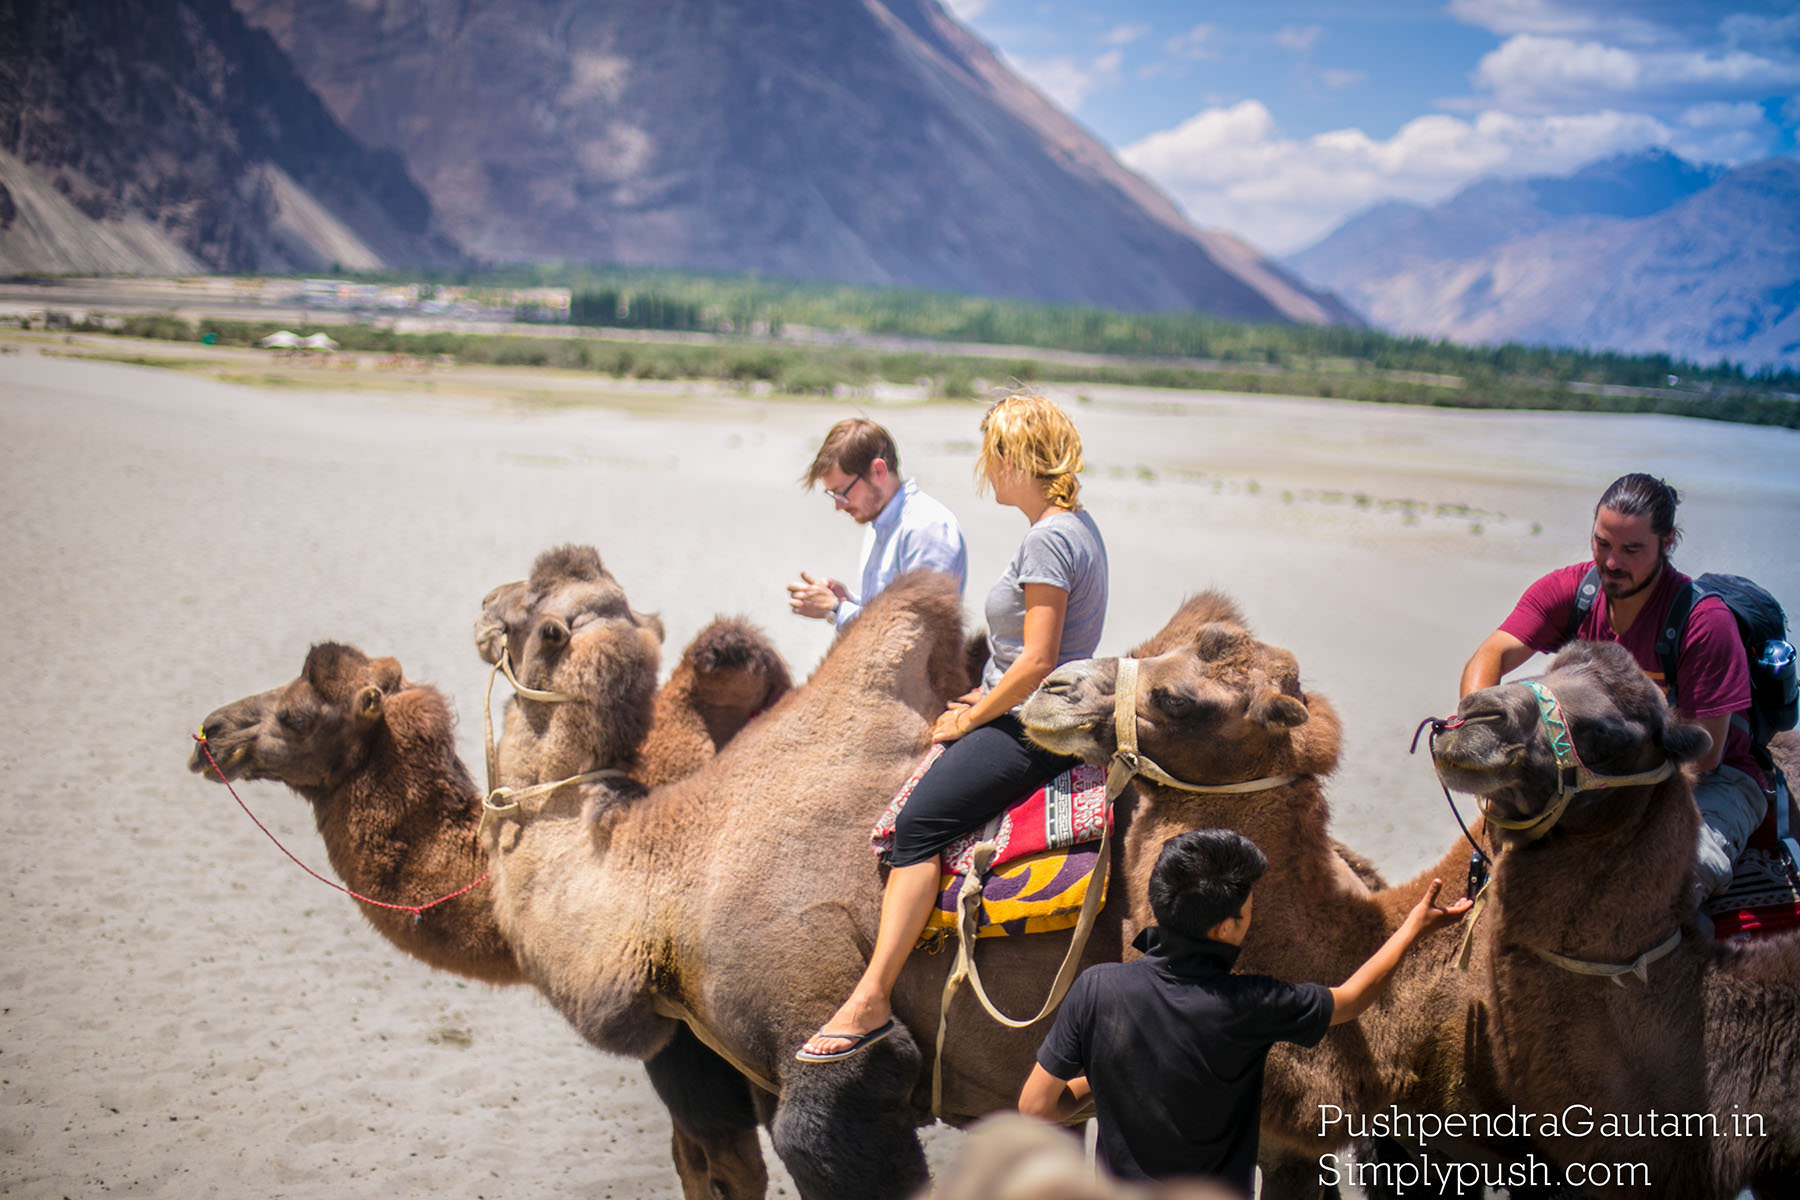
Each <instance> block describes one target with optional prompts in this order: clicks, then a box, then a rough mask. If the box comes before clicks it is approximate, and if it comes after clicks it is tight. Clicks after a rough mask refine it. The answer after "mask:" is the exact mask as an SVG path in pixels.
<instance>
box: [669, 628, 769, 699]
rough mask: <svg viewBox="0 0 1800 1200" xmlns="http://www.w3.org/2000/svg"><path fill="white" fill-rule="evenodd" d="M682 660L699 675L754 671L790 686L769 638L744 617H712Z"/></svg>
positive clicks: (690, 644) (688, 647)
mask: <svg viewBox="0 0 1800 1200" xmlns="http://www.w3.org/2000/svg"><path fill="white" fill-rule="evenodd" d="M681 657H682V658H683V659H684V660H686V661H687V662H688V663H690V664H692V666H693V668H694V670H696V671H699V672H701V673H702V674H707V675H710V674H714V673H716V672H720V671H754V672H757V673H758V674H761V675H765V676H768V677H769V678H770V679H776V678H779V679H781V680H782V681H784V686H783V687H782V688H781V690H782V691H786V690H787V685H788V684H791V680H789V676H788V668H787V663H786V662H784V661H783V660H782V657H781V655H780V653H779V652H777V651H776V649H775V644H774V643H773V642H771V641H770V640H769V635H768V634H766V633H764V632H763V631H762V630H761V629H759V628H758V627H757V626H756V625H754V624H752V623H751V622H750V621H749V620H747V619H746V618H744V617H715V618H714V619H713V621H712V623H711V624H710V625H708V626H707V627H706V628H705V629H702V630H701V631H700V632H699V633H698V634H696V635H695V636H694V640H693V641H691V642H689V643H688V645H687V649H686V650H684V651H682V655H681Z"/></svg>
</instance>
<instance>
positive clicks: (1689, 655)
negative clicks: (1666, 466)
mask: <svg viewBox="0 0 1800 1200" xmlns="http://www.w3.org/2000/svg"><path fill="white" fill-rule="evenodd" d="M1593 565H1594V564H1593V563H1592V562H1591V561H1590V562H1580V563H1576V564H1575V565H1574V566H1569V567H1562V568H1559V569H1557V570H1555V571H1552V572H1550V573H1549V574H1548V575H1546V576H1544V577H1543V578H1542V579H1540V580H1538V581H1537V582H1536V583H1534V584H1532V585H1531V586H1530V587H1528V588H1526V589H1525V594H1524V595H1523V596H1520V597H1519V602H1518V604H1516V605H1514V606H1513V610H1512V614H1511V615H1510V616H1508V617H1507V618H1506V620H1504V621H1502V622H1501V623H1500V628H1501V630H1502V631H1503V632H1506V633H1510V634H1512V635H1513V636H1514V637H1516V638H1518V639H1519V640H1520V641H1521V642H1524V643H1525V644H1526V645H1527V646H1530V647H1531V648H1532V649H1533V650H1536V651H1538V652H1540V653H1543V654H1554V653H1555V652H1556V651H1557V650H1560V649H1561V648H1562V647H1563V645H1564V643H1565V642H1566V641H1567V640H1568V639H1566V638H1564V637H1563V629H1564V627H1565V626H1567V625H1568V623H1569V613H1570V611H1571V610H1572V609H1573V608H1574V605H1575V589H1576V588H1578V587H1580V586H1581V581H1582V579H1583V578H1584V577H1585V576H1586V575H1587V572H1588V568H1589V567H1591V566H1593ZM1686 582H1688V577H1687V576H1686V575H1683V574H1682V573H1681V572H1680V571H1677V570H1676V569H1675V568H1674V567H1671V566H1667V565H1665V566H1664V567H1663V572H1662V577H1661V578H1660V579H1658V580H1657V581H1656V585H1655V586H1654V587H1652V588H1651V589H1650V598H1649V599H1648V600H1646V601H1645V602H1644V607H1643V608H1642V610H1640V611H1639V613H1638V616H1637V620H1635V621H1633V622H1632V623H1631V628H1630V629H1627V630H1626V631H1625V632H1624V634H1622V635H1621V634H1619V633H1617V632H1615V631H1614V630H1613V627H1612V617H1611V614H1610V613H1609V612H1608V611H1607V604H1606V596H1605V595H1604V594H1602V595H1600V596H1596V597H1595V598H1594V607H1592V608H1590V609H1589V610H1588V613H1587V616H1586V617H1584V618H1582V622H1581V627H1580V628H1579V629H1577V630H1576V631H1575V636H1576V637H1577V638H1582V639H1585V640H1587V641H1591V642H1617V643H1619V645H1621V646H1623V647H1625V648H1626V649H1627V650H1629V651H1631V656H1632V657H1633V658H1635V659H1637V663H1638V666H1640V667H1642V668H1643V669H1644V673H1645V674H1647V675H1649V676H1650V678H1651V679H1653V680H1655V681H1656V686H1657V687H1660V688H1662V690H1663V693H1664V694H1665V695H1667V694H1668V691H1669V685H1668V682H1667V681H1666V680H1664V679H1663V669H1662V663H1661V662H1660V661H1659V660H1658V659H1657V657H1656V637H1657V634H1659V633H1660V632H1661V631H1662V623H1663V618H1664V617H1665V616H1666V615H1667V614H1668V611H1669V605H1671V604H1673V603H1674V602H1675V594H1676V593H1677V592H1678V591H1680V590H1681V585H1682V584H1684V583H1686ZM1675 668H1676V671H1677V673H1678V674H1677V679H1676V682H1677V684H1678V685H1679V688H1680V700H1681V703H1680V705H1679V710H1680V712H1681V715H1682V716H1684V717H1689V718H1692V719H1694V720H1705V719H1707V718H1709V717H1720V716H1724V715H1726V714H1727V713H1730V714H1734V715H1735V714H1737V713H1741V712H1744V711H1745V710H1746V709H1748V708H1749V707H1750V663H1749V660H1748V659H1747V658H1746V657H1745V655H1744V640H1743V638H1742V637H1741V636H1740V635H1739V634H1738V626H1737V618H1736V617H1734V616H1732V615H1731V610H1730V609H1729V608H1727V607H1726V606H1725V602H1724V601H1723V600H1721V599H1719V598H1718V597H1717V596H1703V597H1701V599H1700V601H1699V603H1697V604H1695V605H1694V611H1693V612H1692V614H1690V615H1689V617H1688V623H1687V632H1686V633H1685V634H1684V635H1683V636H1682V640H1681V649H1680V651H1679V652H1677V654H1676V656H1675ZM1721 761H1722V762H1725V763H1726V764H1728V765H1730V766H1733V767H1736V768H1737V769H1738V770H1740V771H1742V772H1744V773H1745V774H1747V775H1749V776H1750V778H1752V779H1755V780H1758V781H1760V782H1762V784H1763V786H1765V787H1766V786H1768V781H1767V780H1764V779H1763V773H1762V768H1761V767H1759V766H1758V765H1757V763H1756V759H1755V757H1754V756H1753V755H1752V754H1751V752H1750V735H1749V734H1748V733H1747V732H1745V730H1744V729H1743V727H1741V726H1740V725H1738V724H1737V723H1736V722H1733V723H1732V724H1731V727H1730V729H1729V730H1728V731H1727V733H1726V734H1725V757H1724V758H1723V759H1722V760H1721Z"/></svg>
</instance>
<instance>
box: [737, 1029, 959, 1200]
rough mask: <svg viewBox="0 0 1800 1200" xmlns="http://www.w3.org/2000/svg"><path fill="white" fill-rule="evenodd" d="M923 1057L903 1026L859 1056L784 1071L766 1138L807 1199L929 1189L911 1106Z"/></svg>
mask: <svg viewBox="0 0 1800 1200" xmlns="http://www.w3.org/2000/svg"><path fill="white" fill-rule="evenodd" d="M920 1061H921V1056H920V1053H919V1047H918V1043H917V1042H915V1041H913V1038H912V1035H911V1034H910V1033H908V1032H907V1031H906V1030H905V1029H898V1030H895V1032H894V1033H893V1034H891V1035H890V1036H889V1037H887V1038H886V1039H885V1040H883V1041H881V1042H878V1043H876V1044H875V1045H873V1046H871V1047H869V1049H867V1050H865V1051H863V1052H862V1053H860V1054H858V1055H856V1056H855V1057H854V1058H849V1059H845V1060H843V1061H842V1062H833V1063H805V1064H800V1063H796V1064H794V1069H793V1070H791V1071H788V1072H786V1074H785V1077H784V1078H783V1079H782V1081H781V1100H780V1102H779V1103H778V1104H777V1105H776V1108H775V1119H774V1121H773V1122H772V1123H771V1124H770V1126H769V1137H770V1139H771V1140H772V1141H773V1142H774V1143H775V1153H777V1154H779V1155H780V1156H781V1161H782V1163H783V1164H785V1165H786V1166H787V1169H788V1173H789V1174H790V1175H792V1176H793V1179H794V1184H795V1186H796V1187H798V1188H799V1190H800V1195H801V1196H802V1197H804V1198H805V1200H844V1198H845V1197H855V1198H856V1200H905V1198H907V1197H912V1196H915V1195H917V1194H918V1193H919V1192H920V1191H921V1190H922V1189H923V1188H924V1187H925V1185H926V1184H927V1182H929V1176H928V1174H927V1172H926V1169H925V1149H924V1147H923V1146H921V1145H920V1144H919V1135H918V1131H917V1130H916V1129H915V1128H914V1125H915V1123H916V1121H917V1119H918V1117H919V1116H920V1114H919V1113H918V1112H917V1111H916V1110H915V1109H914V1108H913V1107H912V1092H913V1085H914V1082H915V1081H916V1080H917V1079H918V1075H919V1065H920Z"/></svg>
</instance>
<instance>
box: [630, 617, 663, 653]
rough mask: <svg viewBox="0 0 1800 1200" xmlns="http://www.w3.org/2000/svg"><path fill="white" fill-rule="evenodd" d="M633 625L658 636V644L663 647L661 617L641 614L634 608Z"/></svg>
mask: <svg viewBox="0 0 1800 1200" xmlns="http://www.w3.org/2000/svg"><path fill="white" fill-rule="evenodd" d="M631 623H632V624H633V625H636V626H637V627H638V628H639V629H648V630H649V631H650V632H652V633H654V634H655V635H656V644H657V645H658V646H660V645H662V643H663V637H664V633H663V623H662V618H661V617H660V616H658V615H657V614H655V613H641V612H639V611H638V610H637V609H635V608H634V609H632V610H631Z"/></svg>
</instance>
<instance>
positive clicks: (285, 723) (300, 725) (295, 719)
mask: <svg viewBox="0 0 1800 1200" xmlns="http://www.w3.org/2000/svg"><path fill="white" fill-rule="evenodd" d="M275 721H276V723H277V724H279V725H280V726H281V727H282V728H283V729H285V730H287V731H288V732H289V733H305V732H306V731H307V730H309V729H311V728H312V726H313V716H312V714H311V713H309V712H302V711H300V710H299V709H297V708H284V709H282V710H281V711H280V712H278V713H276V714H275Z"/></svg>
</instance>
